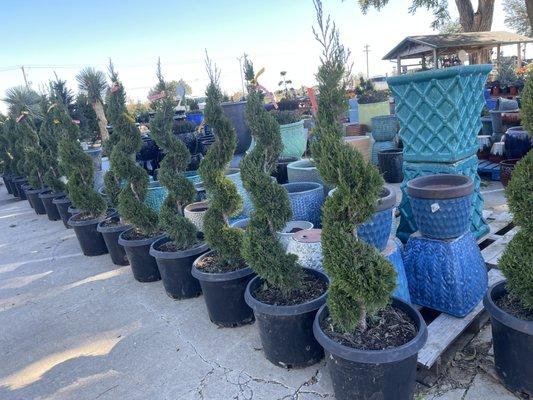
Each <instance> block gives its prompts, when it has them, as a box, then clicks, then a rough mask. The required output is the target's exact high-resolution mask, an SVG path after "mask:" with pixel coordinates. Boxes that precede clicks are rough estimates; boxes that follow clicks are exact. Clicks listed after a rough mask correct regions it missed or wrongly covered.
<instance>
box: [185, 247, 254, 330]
mask: <svg viewBox="0 0 533 400" xmlns="http://www.w3.org/2000/svg"><path fill="white" fill-rule="evenodd" d="M192 275H193V276H194V277H195V278H196V279H198V281H199V282H200V286H201V287H202V292H203V294H204V299H205V304H206V306H207V312H208V314H209V319H210V320H211V322H213V323H214V324H216V325H218V326H222V327H228V328H233V327H237V326H242V325H245V324H249V323H251V322H253V321H254V313H253V311H252V309H251V308H250V307H249V306H248V304H246V301H245V300H244V293H245V291H246V287H247V285H248V282H250V280H251V279H252V278H253V277H254V276H255V273H254V272H253V270H252V269H251V268H250V267H248V266H247V265H246V263H245V262H244V261H243V262H241V263H236V264H234V265H230V264H225V265H221V263H220V262H219V259H218V257H217V255H216V252H213V251H211V252H209V253H205V254H204V255H202V256H200V257H199V258H198V259H197V260H196V261H195V262H194V264H193V267H192Z"/></svg>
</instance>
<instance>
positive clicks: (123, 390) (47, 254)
mask: <svg viewBox="0 0 533 400" xmlns="http://www.w3.org/2000/svg"><path fill="white" fill-rule="evenodd" d="M491 190H492V189H491ZM493 193H498V192H493ZM499 193H500V201H499V204H496V203H498V201H494V202H495V204H494V205H495V206H498V205H501V203H502V202H501V194H502V193H501V191H500V192H499ZM0 254H1V257H0V399H2V400H29V399H40V400H44V399H76V400H84V399H91V400H96V399H99V400H106V399H129V400H134V399H173V400H178V399H190V400H192V399H236V400H249V399H268V400H270V399H287V400H288V399H295V400H296V399H299V400H303V399H306V400H316V399H324V398H333V394H332V387H331V381H330V378H329V376H328V373H327V371H326V370H325V363H324V362H321V363H319V364H317V365H315V366H312V367H309V368H306V369H302V370H284V369H281V368H278V367H276V366H274V365H272V364H270V363H269V362H268V361H266V359H265V358H264V357H263V353H262V351H261V343H260V341H259V337H258V333H257V331H256V327H255V326H254V325H249V326H245V327H241V328H236V329H220V328H217V327H216V326H215V325H213V324H211V322H210V321H209V319H208V317H207V313H206V310H205V305H204V302H203V299H202V297H199V298H196V299H192V300H185V301H173V300H171V299H170V298H169V297H167V296H166V295H165V292H164V289H163V286H162V284H161V282H155V283H144V284H143V283H139V282H136V281H135V280H134V279H133V277H132V274H131V271H130V269H129V266H126V267H117V266H114V265H113V264H112V263H111V260H110V259H109V256H107V255H103V256H99V257H85V256H83V255H82V254H81V252H80V249H79V247H78V243H77V240H76V237H75V235H74V232H73V231H72V230H66V229H65V228H64V227H63V224H62V223H61V222H59V221H57V222H51V221H48V219H47V218H46V216H42V215H41V216H37V215H36V214H35V213H34V211H33V210H32V209H31V208H30V206H29V204H28V202H27V201H17V200H15V199H14V198H13V197H12V196H10V195H7V193H6V191H5V188H4V187H0ZM478 342H479V345H478V344H476V343H478ZM478 347H479V349H481V350H479V349H478ZM471 348H473V349H474V350H472V349H471ZM470 352H473V353H474V354H473V355H472V354H470ZM483 352H484V353H483ZM463 353H464V354H463ZM489 353H490V330H489V328H488V327H486V328H485V329H484V330H483V331H482V332H481V333H480V335H478V337H477V338H476V339H474V341H472V342H471V344H470V345H469V347H467V348H466V349H465V350H464V351H463V352H461V353H459V354H458V356H457V357H459V358H457V357H456V360H454V363H455V364H457V365H459V366H461V365H462V366H463V367H464V366H465V365H466V366H467V367H466V368H463V369H457V368H456V366H454V365H452V366H451V367H450V369H449V370H448V371H446V373H445V375H444V376H443V377H442V378H441V379H440V380H439V383H438V384H437V386H435V387H434V388H432V389H431V390H428V389H427V388H423V387H419V388H418V393H417V399H440V400H444V399H446V400H456V399H457V400H459V399H465V400H490V399H499V400H507V399H515V398H516V397H514V395H512V394H511V393H509V392H507V391H506V390H505V389H504V388H503V387H502V386H501V385H500V384H499V383H498V382H497V379H496V378H494V374H493V373H492V372H491V370H490V368H491V366H490V354H489ZM478 354H483V359H482V360H478V358H477V357H478ZM487 357H488V358H487ZM465 360H466V361H465ZM487 360H488V361H487ZM454 363H452V364H454Z"/></svg>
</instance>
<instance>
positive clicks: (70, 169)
mask: <svg viewBox="0 0 533 400" xmlns="http://www.w3.org/2000/svg"><path fill="white" fill-rule="evenodd" d="M54 112H56V113H57V114H56V115H57V118H55V119H54V121H53V123H54V125H56V128H57V130H58V132H60V138H61V139H60V140H59V145H58V150H59V166H60V168H61V170H62V171H63V172H64V173H65V175H66V176H67V179H68V182H67V192H68V195H69V198H70V200H71V201H72V204H74V206H76V208H78V209H80V210H81V211H82V212H83V213H86V214H87V215H88V216H90V217H92V218H98V217H100V216H102V215H103V214H104V212H105V210H106V204H105V202H104V200H103V199H102V197H101V196H100V195H99V194H98V193H97V192H96V190H94V188H93V175H94V167H93V161H92V159H91V156H89V155H88V154H87V153H85V152H84V151H83V149H82V148H81V145H80V143H79V142H78V137H79V130H78V126H77V125H76V124H75V123H74V122H73V121H72V119H71V118H70V116H69V115H68V112H67V110H66V109H65V108H64V107H62V106H60V105H57V106H56V107H54Z"/></svg>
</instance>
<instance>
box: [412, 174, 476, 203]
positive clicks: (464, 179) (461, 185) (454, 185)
mask: <svg viewBox="0 0 533 400" xmlns="http://www.w3.org/2000/svg"><path fill="white" fill-rule="evenodd" d="M439 184H440V185H446V186H445V187H440V188H439V187H437V188H435V187H433V188H431V187H428V186H433V185H439ZM473 192H474V181H473V180H472V178H470V177H469V176H467V175H459V174H435V175H423V176H419V177H417V178H414V179H411V180H410V181H408V182H407V194H408V195H409V196H410V197H415V198H422V199H441V200H445V199H455V198H459V197H464V196H470V195H471V194H472V193H473Z"/></svg>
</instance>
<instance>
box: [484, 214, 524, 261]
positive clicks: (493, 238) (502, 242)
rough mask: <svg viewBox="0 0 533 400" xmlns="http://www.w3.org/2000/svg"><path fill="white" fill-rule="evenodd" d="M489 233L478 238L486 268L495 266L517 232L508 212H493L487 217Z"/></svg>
mask: <svg viewBox="0 0 533 400" xmlns="http://www.w3.org/2000/svg"><path fill="white" fill-rule="evenodd" d="M486 219H487V222H488V224H489V229H490V231H489V233H488V234H487V235H485V236H483V237H482V238H480V239H479V240H478V245H479V248H480V249H481V255H482V256H483V260H485V264H487V268H489V269H490V268H496V267H497V265H498V260H499V259H500V257H501V255H502V254H503V251H504V250H505V248H506V247H507V244H508V243H509V242H510V241H511V239H512V238H513V237H514V235H516V233H517V232H518V228H517V227H515V226H514V224H513V221H512V215H511V213H509V212H493V213H492V214H490V215H489V216H488V217H487V218H486Z"/></svg>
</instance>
